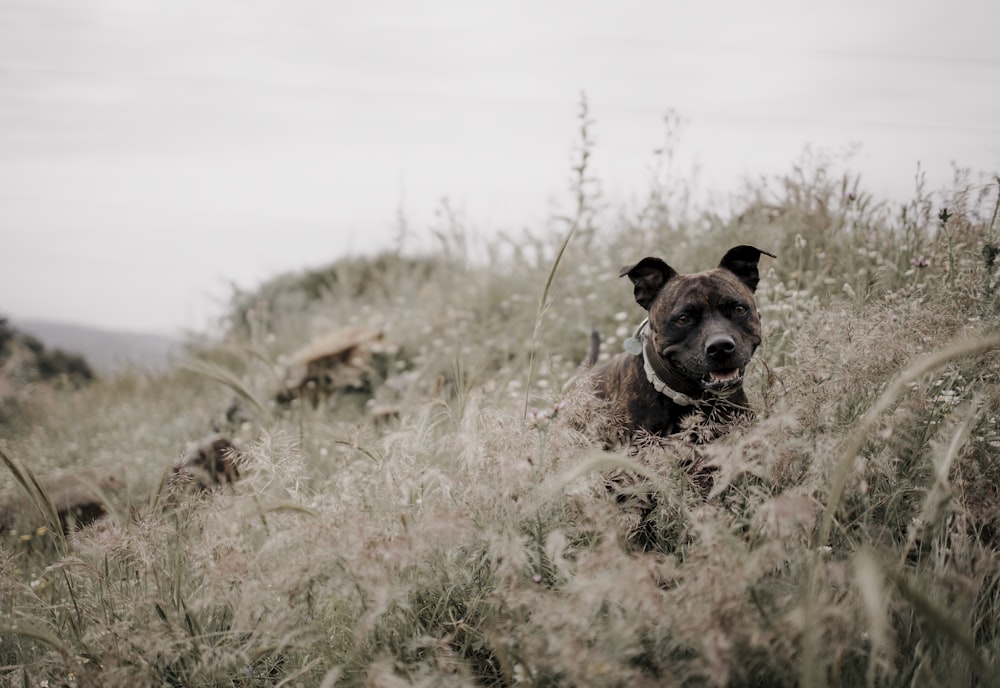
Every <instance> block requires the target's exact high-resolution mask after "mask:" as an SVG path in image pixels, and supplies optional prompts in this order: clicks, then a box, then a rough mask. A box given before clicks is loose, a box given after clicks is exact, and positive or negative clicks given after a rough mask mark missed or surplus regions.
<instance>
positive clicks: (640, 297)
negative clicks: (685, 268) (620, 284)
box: [618, 257, 677, 311]
mask: <svg viewBox="0 0 1000 688" xmlns="http://www.w3.org/2000/svg"><path fill="white" fill-rule="evenodd" d="M676 275H677V271H676V270H674V269H673V268H672V267H670V266H669V265H667V264H666V263H664V262H663V261H662V260H660V259H659V258H652V257H650V258H643V259H642V260H640V261H639V262H638V263H635V264H634V265H626V266H625V267H623V268H622V269H621V270H620V271H619V272H618V276H619V277H625V276H628V278H629V279H630V280H632V284H634V285H635V301H636V303H638V304H639V305H640V306H642V307H643V308H645V309H646V310H647V311H648V310H649V304H651V303H652V302H653V299H654V298H656V295H657V294H659V293H660V290H661V289H663V285H664V284H666V283H667V281H668V280H670V279H671V278H673V277H675V276H676Z"/></svg>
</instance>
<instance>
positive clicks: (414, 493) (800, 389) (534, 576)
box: [0, 119, 1000, 688]
mask: <svg viewBox="0 0 1000 688" xmlns="http://www.w3.org/2000/svg"><path fill="white" fill-rule="evenodd" d="M588 124H589V123H588V122H587V121H586V120H585V119H584V120H582V125H583V127H582V132H581V134H582V135H581V143H580V146H579V149H578V151H577V154H578V158H577V163H576V164H575V165H574V168H573V170H572V179H571V187H572V190H573V196H572V200H571V202H570V203H569V207H568V208H567V209H566V211H565V213H564V216H562V217H553V219H552V221H551V223H550V224H549V225H548V226H546V227H537V228H532V229H530V230H525V231H524V232H523V233H518V234H511V235H509V236H500V237H496V238H491V239H488V240H484V239H477V238H476V236H475V234H474V233H473V232H471V231H470V230H469V228H468V227H467V226H466V223H465V220H464V219H463V217H462V215H461V213H459V212H457V211H456V210H455V209H454V208H452V207H451V206H449V205H448V204H446V203H445V204H442V211H441V213H440V216H439V217H440V225H439V226H438V227H436V228H435V233H436V236H437V240H438V248H437V250H435V251H432V252H428V253H423V254H417V253H410V252H408V251H407V250H406V243H407V242H406V239H407V237H406V232H407V229H406V227H405V223H401V234H400V243H399V246H398V247H397V248H396V249H394V250H389V251H386V252H385V253H382V254H379V255H377V256H360V257H351V258H343V259H340V260H338V261H336V262H333V263H332V264H329V265H327V266H324V267H318V268H312V269H309V270H303V271H301V272H298V273H295V274H288V275H282V276H279V277H277V278H275V279H273V280H271V281H270V282H268V283H266V284H265V285H263V286H262V287H261V288H260V289H259V290H257V291H255V292H253V293H236V294H234V295H233V299H232V306H231V309H230V312H229V314H228V316H227V317H226V319H225V321H224V322H222V323H220V325H219V331H218V332H217V333H214V334H213V335H212V336H206V337H205V338H204V339H203V340H195V341H192V342H191V343H190V345H189V346H188V354H187V356H186V357H185V358H184V359H183V360H181V361H179V362H178V365H177V366H175V367H174V368H172V369H171V370H169V371H167V372H164V373H159V374H149V373H142V372H140V371H135V370H133V371H129V372H125V373H122V374H119V375H117V376H115V377H112V378H108V379H104V380H101V381H99V382H98V383H96V384H93V385H90V386H88V387H85V388H83V389H80V390H78V391H67V392H66V393H64V394H59V395H53V396H52V397H51V398H46V399H44V400H43V401H42V402H39V406H38V408H36V409H35V410H34V412H33V414H32V415H31V416H30V422H27V421H25V422H23V423H22V424H20V425H19V426H18V427H17V428H5V429H3V430H2V432H3V440H0V450H2V451H0V453H2V457H3V461H4V463H5V464H6V468H2V470H4V471H5V472H7V473H8V476H9V478H10V479H7V478H5V480H4V481H3V483H2V485H3V487H2V495H3V496H4V497H5V498H13V497H15V496H17V495H19V494H23V493H25V492H27V493H28V494H29V495H30V502H31V504H32V508H31V509H27V510H25V512H24V513H22V514H21V515H20V516H19V520H18V523H17V524H16V526H15V527H13V528H11V529H10V530H9V531H8V532H6V533H4V535H3V537H2V539H0V682H2V683H3V684H4V685H10V686H48V687H52V688H54V687H56V686H60V687H61V686H80V687H87V688H89V687H97V686H146V685H148V686H241V687H242V686H246V687H249V686H323V687H327V688H328V687H333V686H373V687H374V686H379V687H385V688H396V687H402V686H474V685H486V686H675V685H676V686H681V685H683V686H782V685H788V686H793V685H799V686H807V687H818V686H828V685H829V686H839V685H844V686H862V685H867V686H934V685H940V686H986V685H993V684H994V683H996V679H995V678H994V677H995V676H997V675H1000V499H998V492H997V490H998V485H1000V424H998V421H997V417H998V415H1000V414H998V412H1000V336H998V328H997V318H998V316H1000V294H998V289H997V288H998V281H1000V274H998V269H997V265H996V260H995V259H996V257H997V254H998V252H1000V248H998V246H1000V239H998V237H997V233H998V231H1000V227H998V220H997V205H998V201H997V198H998V192H1000V180H992V179H989V178H985V179H980V178H974V177H973V176H972V175H971V174H969V173H968V172H963V171H961V170H957V171H956V174H955V180H954V183H953V184H952V186H951V187H950V188H949V189H947V190H943V191H934V192H931V191H930V190H928V189H926V188H924V185H923V183H922V179H921V176H920V173H919V171H918V172H917V174H916V175H915V184H914V193H913V197H912V199H911V200H910V201H908V202H906V203H891V202H886V201H881V200H880V199H878V198H874V197H873V196H872V195H871V194H869V193H867V192H866V191H865V188H864V184H863V181H862V180H860V179H858V178H857V177H856V176H855V175H853V174H852V173H851V172H850V171H849V170H847V171H844V170H842V169H840V168H841V167H842V166H841V164H840V163H839V162H838V161H837V160H830V159H825V158H824V157H823V156H821V155H804V156H803V158H802V159H801V160H800V161H799V162H797V163H794V164H792V165H790V170H789V172H788V173H787V174H785V175H782V176H779V177H775V178H769V179H760V180H753V181H750V182H748V183H747V185H746V188H745V190H744V191H743V192H742V193H740V194H738V195H736V196H734V197H732V198H727V199H724V200H721V201H716V202H712V203H699V202H697V201H696V200H694V199H695V195H694V194H692V193H691V191H690V188H689V186H688V185H687V184H686V183H685V181H684V180H683V178H678V176H677V175H676V174H674V173H672V172H671V170H670V167H669V165H668V164H667V163H666V161H665V159H663V158H661V159H659V163H662V164H659V163H658V164H654V165H653V167H652V168H651V175H650V184H649V188H648V189H644V190H641V191H640V192H638V195H637V197H636V198H637V200H635V201H633V202H632V203H629V204H626V205H623V206H621V207H612V206H611V205H609V204H607V203H605V202H604V201H603V200H602V198H601V195H600V189H599V184H598V182H597V181H596V180H595V179H593V178H592V176H591V171H590V162H589V160H590V155H591V153H592V152H593V146H592V144H591V143H590V141H589V136H588V131H587V126H588ZM743 243H747V244H753V245H755V246H759V247H761V248H765V249H767V250H769V251H771V252H772V253H774V254H776V255H777V259H775V260H772V259H770V258H766V257H765V258H764V259H763V260H762V263H761V275H762V279H761V284H760V287H759V289H758V292H757V299H758V305H759V308H760V312H761V318H762V321H763V326H764V343H763V345H762V346H761V348H760V349H759V350H758V353H757V355H756V357H755V359H754V361H753V363H752V364H751V367H750V369H749V370H748V374H747V381H746V387H747V393H748V396H749V397H750V400H751V403H752V405H753V406H754V408H755V410H756V418H755V420H754V421H753V423H752V424H750V425H749V427H745V428H740V429H738V430H737V431H735V432H732V433H731V434H729V435H727V436H726V437H724V438H722V439H720V440H717V441H715V442H712V443H708V444H704V443H699V442H697V441H692V438H696V437H697V436H698V435H699V433H700V432H701V431H702V430H704V428H703V427H702V419H698V418H695V419H694V421H693V422H692V423H691V425H690V427H689V428H687V429H686V431H685V433H683V434H681V435H679V436H677V437H671V438H666V439H664V440H663V441H655V440H653V439H648V440H647V441H644V442H641V443H639V446H636V447H632V448H629V447H616V448H605V447H604V446H602V445H601V444H600V443H599V442H596V441H594V439H593V430H594V429H595V428H597V427H599V426H600V425H601V423H602V422H604V419H602V417H601V414H600V408H599V405H597V404H595V402H594V400H593V399H592V398H591V397H590V395H589V394H588V393H587V389H586V386H585V385H581V386H573V387H570V388H569V389H568V390H566V389H564V386H565V385H566V383H567V381H569V380H570V379H571V378H572V377H573V375H574V373H575V372H576V371H577V367H578V364H579V362H580V361H581V360H583V358H584V357H585V356H586V353H587V351H588V347H589V337H590V332H591V330H592V328H596V330H597V331H599V332H600V333H601V334H602V338H603V342H602V356H605V357H606V356H609V355H614V354H616V353H618V352H619V351H621V348H622V341H623V339H624V338H625V337H627V336H629V335H630V334H631V333H632V331H633V330H634V328H635V327H636V325H638V324H639V322H641V320H642V318H643V312H642V311H641V309H640V308H639V307H638V306H637V305H636V304H635V302H634V300H633V298H632V294H631V286H630V285H629V284H628V283H627V282H626V281H625V280H619V279H618V277H617V273H618V268H619V267H620V265H622V264H625V263H628V262H634V261H635V260H638V259H639V258H641V257H643V256H646V255H657V256H661V257H663V258H664V259H666V260H667V261H668V262H669V263H670V264H671V265H672V266H674V267H675V268H677V269H678V270H679V271H682V272H693V271H697V270H701V269H707V268H709V267H712V266H714V265H716V264H717V263H718V261H719V259H720V258H721V257H722V255H723V253H724V252H725V251H726V249H728V248H729V247H731V246H734V245H737V244H743ZM335 251H336V247H335V246H331V247H330V252H331V254H333V253H335ZM348 325H365V326H369V327H372V328H377V329H380V330H382V331H383V332H384V333H385V337H386V341H387V342H388V343H389V345H388V346H386V347H385V350H384V351H383V352H382V353H381V354H380V356H379V358H378V361H377V363H378V364H377V365H373V367H372V370H371V371H369V374H368V376H367V378H366V381H365V384H364V385H363V386H362V387H361V388H360V389H350V390H342V391H340V392H338V393H336V394H334V395H332V396H330V397H328V398H323V399H320V400H319V402H318V404H316V405H313V404H311V403H307V402H306V400H304V399H300V400H297V401H294V402H292V403H291V404H288V405H281V404H277V403H276V402H275V401H274V395H275V391H276V390H277V389H278V388H279V387H280V385H281V383H282V376H283V374H284V373H283V364H284V363H285V362H286V361H287V359H288V357H289V356H290V355H291V354H292V352H294V351H295V350H297V349H298V348H299V347H301V346H302V345H303V344H304V343H305V342H307V341H309V340H310V338H312V337H314V336H316V335H320V334H322V333H324V332H327V331H329V330H332V329H336V328H339V327H344V326H348ZM234 399H235V400H237V401H238V411H237V412H235V413H229V414H228V416H227V414H226V409H227V408H229V407H230V405H231V404H232V402H233V400H234ZM234 408H235V407H234ZM373 409H391V411H392V412H391V413H373ZM213 429H219V430H223V431H225V432H228V433H231V434H232V436H233V438H234V441H235V442H236V443H237V444H238V445H239V447H240V449H241V451H240V457H239V464H240V471H241V479H240V480H239V481H238V482H235V483H233V484H232V485H229V486H226V487H224V488H221V489H218V490H213V491H207V492H204V493H190V494H189V493H182V494H174V493H171V489H170V485H169V480H168V476H169V473H170V470H171V467H172V465H173V463H174V462H175V461H176V460H177V459H178V458H179V457H180V456H181V454H182V452H183V451H184V447H185V445H186V443H187V442H188V441H190V440H192V439H196V438H198V437H201V436H203V435H205V434H207V433H209V432H211V431H212V430H213ZM74 466H76V467H79V466H87V467H94V468H98V469H101V470H107V471H109V472H112V473H114V474H116V475H120V476H122V479H123V482H124V484H126V485H127V486H128V487H127V489H126V490H124V491H121V492H117V493H114V494H108V495H107V505H106V506H107V509H108V512H109V513H108V515H107V516H106V517H105V518H104V519H102V520H100V521H98V522H96V523H94V524H92V525H90V526H87V527H85V528H82V529H80V530H78V531H76V532H72V533H70V534H69V535H66V536H64V535H62V534H61V531H60V529H59V527H58V523H57V522H55V521H54V515H53V509H52V505H51V503H49V502H48V501H47V498H46V495H45V491H44V489H38V488H37V487H36V486H35V483H34V482H33V479H35V478H37V480H38V484H43V483H44V482H45V479H46V478H48V477H51V476H57V475H59V474H60V473H61V472H62V471H66V470H69V469H70V468H71V467H74Z"/></svg>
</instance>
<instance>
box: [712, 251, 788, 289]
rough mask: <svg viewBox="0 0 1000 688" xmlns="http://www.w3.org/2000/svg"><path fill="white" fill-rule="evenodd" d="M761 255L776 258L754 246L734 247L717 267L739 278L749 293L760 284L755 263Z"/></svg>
mask: <svg viewBox="0 0 1000 688" xmlns="http://www.w3.org/2000/svg"><path fill="white" fill-rule="evenodd" d="M762 254H763V255H765V256H771V257H772V258H776V257H777V256H775V255H774V254H773V253H771V252H770V251H764V250H762V249H759V248H757V247H755V246H736V247H734V248H731V249H729V250H728V251H727V252H726V255H724V256H723V257H722V262H721V263H719V267H720V268H725V269H726V270H729V272H731V273H733V274H734V275H736V276H737V277H739V278H740V281H741V282H743V284H745V285H747V286H748V287H750V291H757V283H758V282H760V272H759V271H758V270H757V262H758V261H759V260H760V257H761V255H762Z"/></svg>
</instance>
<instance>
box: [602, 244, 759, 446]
mask: <svg viewBox="0 0 1000 688" xmlns="http://www.w3.org/2000/svg"><path fill="white" fill-rule="evenodd" d="M762 254H763V255H768V256H771V257H772V258H774V257H775V256H774V255H773V254H772V253H769V252H768V251H763V250H761V249H759V248H755V247H753V246H736V247H735V248H732V249H730V250H729V251H728V252H727V253H726V255H725V256H723V258H722V262H720V263H719V267H717V268H714V269H712V270H707V271H705V272H699V273H696V274H693V275H680V274H678V273H677V271H675V270H674V269H673V268H671V267H670V266H669V265H667V264H666V263H665V262H663V261H662V260H660V259H659V258H643V259H642V260H640V261H639V262H638V263H636V264H634V265H626V266H625V267H623V268H622V269H621V273H620V275H619V276H620V277H626V276H627V277H628V278H629V279H630V280H631V281H632V284H633V285H635V300H636V302H638V304H639V305H640V306H642V307H643V308H645V309H646V310H647V311H648V312H649V314H648V318H647V320H646V322H645V323H643V325H642V326H641V328H640V329H639V331H638V332H637V335H636V337H633V338H632V339H630V340H628V341H626V352H625V353H622V354H620V355H618V356H616V357H615V358H613V359H612V360H611V361H609V362H608V363H606V364H604V365H602V366H600V367H598V368H596V369H595V370H594V371H593V375H594V384H595V390H596V392H597V395H598V397H601V398H603V399H605V400H606V401H607V402H608V404H609V406H610V408H609V411H610V413H612V414H613V416H614V417H615V418H619V419H621V422H622V425H623V427H622V430H623V431H624V434H625V435H626V436H628V437H630V438H631V437H632V436H633V435H634V434H635V433H636V431H645V432H646V433H649V434H653V435H660V436H665V435H669V434H672V433H675V432H677V431H678V430H680V421H681V420H682V419H683V418H684V417H685V416H688V415H690V414H691V413H693V412H694V411H695V410H696V409H699V408H706V407H708V408H709V410H711V411H714V412H715V413H714V416H715V417H716V418H720V417H721V418H722V419H732V418H734V417H735V416H737V415H739V414H747V415H748V414H749V409H748V408H747V398H746V394H745V393H744V392H743V374H744V371H745V369H746V365H747V363H748V362H749V361H750V357H751V356H753V353H754V351H755V350H756V349H757V346H758V345H759V344H760V316H759V315H758V313H757V306H756V304H755V303H754V297H753V295H754V292H755V291H756V289H757V283H758V282H759V281H760V274H759V272H758V268H757V264H758V261H759V260H760V256H761V255H762Z"/></svg>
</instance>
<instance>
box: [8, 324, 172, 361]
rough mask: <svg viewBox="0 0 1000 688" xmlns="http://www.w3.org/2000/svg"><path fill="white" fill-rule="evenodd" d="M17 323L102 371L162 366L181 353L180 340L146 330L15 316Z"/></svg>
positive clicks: (27, 330)
mask: <svg viewBox="0 0 1000 688" xmlns="http://www.w3.org/2000/svg"><path fill="white" fill-rule="evenodd" d="M15 324H16V325H17V327H18V328H19V329H21V330H23V331H24V332H27V333H28V334H31V335H34V336H35V337H37V338H38V339H39V340H41V341H42V342H44V343H45V344H46V345H47V346H50V347H56V348H59V349H63V350H65V351H73V352H75V353H78V354H80V355H81V356H83V357H84V358H85V359H87V361H88V362H89V363H90V364H91V365H92V366H93V367H94V369H95V370H96V371H97V372H98V373H100V374H102V375H106V374H113V373H115V372H117V371H119V370H121V369H122V368H127V367H129V366H137V367H139V368H152V369H155V370H163V369H165V368H167V367H168V366H169V364H170V362H171V360H172V359H173V358H178V357H179V356H180V354H181V348H182V347H181V342H180V341H179V340H177V339H173V338H171V337H165V336H163V335H158V334H149V333H145V332H125V331H116V330H107V329H102V328H96V327H86V326H83V325H75V324H72V323H63V322H55V321H50V320H20V319H19V320H17V322H16V323H15Z"/></svg>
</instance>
